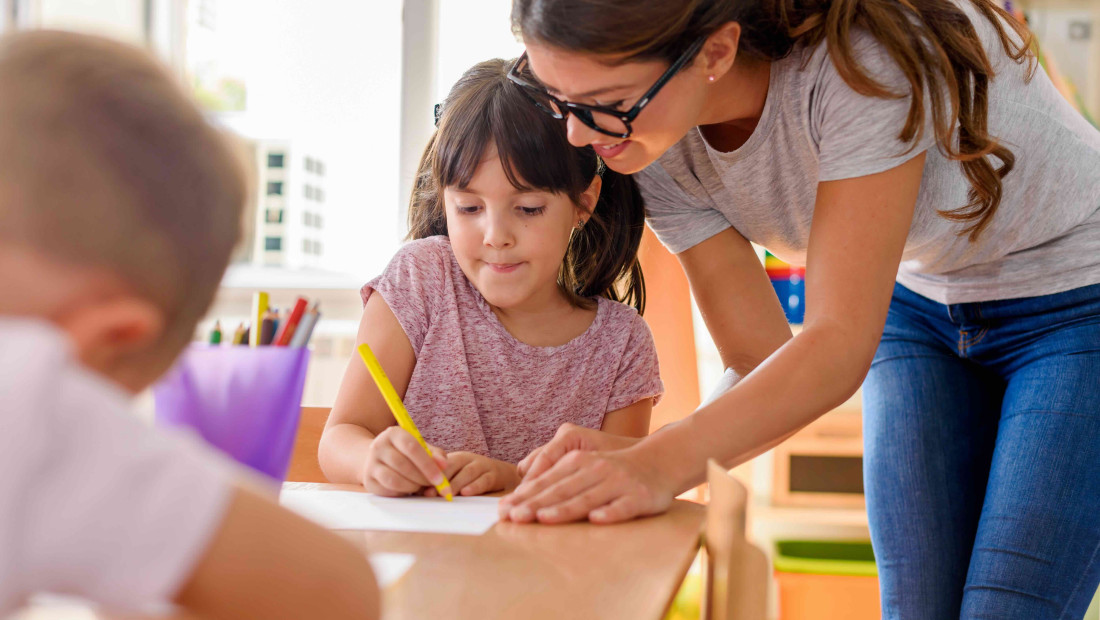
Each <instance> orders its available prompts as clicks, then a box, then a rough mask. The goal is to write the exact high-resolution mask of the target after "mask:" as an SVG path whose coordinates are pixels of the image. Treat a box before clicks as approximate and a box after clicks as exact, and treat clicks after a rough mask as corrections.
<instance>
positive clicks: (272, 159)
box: [267, 153, 284, 168]
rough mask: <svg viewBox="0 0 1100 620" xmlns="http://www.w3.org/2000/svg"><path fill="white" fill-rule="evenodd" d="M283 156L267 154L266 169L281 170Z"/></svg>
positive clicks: (280, 154)
mask: <svg viewBox="0 0 1100 620" xmlns="http://www.w3.org/2000/svg"><path fill="white" fill-rule="evenodd" d="M283 159H284V156H283V154H282V153H268V154H267V167H268V168H282V167H283Z"/></svg>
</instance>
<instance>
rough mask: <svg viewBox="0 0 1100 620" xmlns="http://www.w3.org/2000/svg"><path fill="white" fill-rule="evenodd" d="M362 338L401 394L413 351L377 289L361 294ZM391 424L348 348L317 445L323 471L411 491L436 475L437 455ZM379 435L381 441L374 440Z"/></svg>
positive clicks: (390, 490) (375, 487) (371, 486)
mask: <svg viewBox="0 0 1100 620" xmlns="http://www.w3.org/2000/svg"><path fill="white" fill-rule="evenodd" d="M364 342H365V343H367V344H368V345H370V348H371V351H373V352H374V355H375V357H377V358H378V361H379V362H380V363H381V364H382V367H383V368H384V369H385V370H386V374H387V375H388V376H389V378H390V381H391V382H392V383H393V387H394V389H395V390H397V393H398V394H399V395H401V396H402V397H404V395H405V391H406V390H407V389H408V387H409V380H410V379H411V377H412V372H413V368H414V367H415V366H416V355H415V353H414V352H413V349H412V344H410V343H409V338H408V336H406V335H405V331H404V330H403V329H401V324H400V323H399V322H398V320H397V317H396V316H394V314H393V311H392V310H390V307H389V305H387V304H386V301H385V300H384V299H383V298H382V296H381V295H379V294H377V293H375V294H373V295H371V296H370V298H369V299H368V300H367V305H366V307H364V308H363V318H362V319H361V320H360V322H359V334H358V336H357V337H356V344H360V343H364ZM396 424H397V422H396V420H394V417H393V413H391V412H390V410H389V407H388V406H387V405H386V401H385V400H384V399H383V398H382V394H381V392H379V391H378V388H377V387H376V386H375V384H374V380H373V379H371V376H370V373H369V372H368V371H367V368H366V366H365V365H364V364H363V361H362V360H361V359H360V358H359V355H358V353H356V354H354V355H353V356H352V359H351V360H350V361H349V362H348V367H347V370H345V371H344V379H343V381H341V383H340V391H339V392H338V393H337V394H336V402H335V404H334V405H333V407H332V412H331V413H330V414H329V418H328V422H327V423H326V424H325V430H324V432H323V433H322V434H321V443H320V446H318V450H317V459H318V461H319V462H320V465H321V470H322V471H323V472H324V473H325V477H327V478H328V479H329V480H330V481H332V482H343V483H351V484H362V485H363V486H365V487H366V488H367V490H369V491H373V492H379V493H386V494H408V493H413V492H416V491H417V490H419V487H424V486H428V484H429V483H431V484H434V483H435V482H437V481H439V480H440V479H441V478H440V476H441V473H440V469H441V467H443V463H442V461H440V462H438V463H437V462H433V460H432V459H431V458H429V457H428V455H427V453H426V452H425V451H424V449H423V448H422V447H420V445H419V444H418V443H417V442H416V440H415V439H413V437H412V436H411V435H409V434H408V433H406V432H404V431H403V430H401V429H400V428H399V427H398V426H396ZM379 441H381V442H383V443H384V444H385V445H376V442H379ZM391 448H392V449H391ZM433 453H436V451H433ZM439 456H440V457H442V456H443V455H442V454H441V453H439Z"/></svg>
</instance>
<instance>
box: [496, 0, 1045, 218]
mask: <svg viewBox="0 0 1100 620" xmlns="http://www.w3.org/2000/svg"><path fill="white" fill-rule="evenodd" d="M969 2H970V3H971V4H972V5H973V6H974V7H975V8H976V9H977V11H978V13H980V14H981V15H982V16H983V17H984V18H985V19H987V20H988V21H989V22H991V23H992V24H993V26H994V27H995V28H996V31H997V34H998V36H999V38H1000V43H1001V47H1002V48H1004V51H1005V54H1007V55H1008V56H1009V57H1010V58H1012V59H1013V60H1015V61H1016V62H1024V61H1025V59H1027V60H1028V62H1029V63H1030V67H1029V71H1031V70H1034V66H1035V65H1034V62H1033V61H1034V56H1033V55H1030V54H1029V50H1030V47H1031V35H1030V33H1029V32H1028V30H1027V28H1026V27H1025V26H1024V25H1023V24H1021V23H1019V22H1018V21H1017V20H1016V19H1014V18H1013V17H1012V16H1010V15H1009V14H1008V13H1006V12H1005V11H1004V10H1003V9H1001V8H1000V7H999V6H998V5H997V4H996V3H995V2H994V0H969ZM1002 20H1003V23H1002ZM729 22H737V23H738V24H740V25H741V28H742V34H741V43H740V48H741V49H740V51H741V52H742V53H746V54H748V55H749V56H751V57H754V58H758V59H764V60H777V59H780V58H783V57H785V56H787V55H788V54H790V53H791V52H792V51H793V50H794V49H795V47H796V46H797V45H799V44H804V45H807V46H815V45H817V44H818V43H820V42H821V41H825V44H826V46H827V48H828V51H829V55H830V57H831V58H832V61H833V64H834V65H835V66H836V68H837V71H838V72H839V73H840V75H841V76H842V77H843V78H844V80H845V82H847V83H848V85H849V86H851V87H852V88H853V89H854V90H855V91H856V92H859V93H861V94H863V95H866V96H874V97H881V98H885V99H897V98H901V97H903V96H905V94H903V93H895V92H891V91H890V90H889V89H887V88H886V87H885V86H883V85H882V84H881V83H879V82H878V81H876V80H875V79H874V78H872V77H871V76H870V75H869V74H868V73H867V71H866V70H865V69H864V68H863V66H862V65H861V64H860V63H859V62H858V61H857V60H856V57H855V52H854V49H853V45H852V36H851V33H852V30H853V28H862V29H864V30H866V31H868V32H870V33H871V34H872V35H873V36H874V37H875V38H876V39H877V40H878V41H879V43H881V44H882V46H883V48H884V49H885V50H886V51H887V53H889V54H890V57H891V58H892V59H893V60H894V62H895V63H897V65H898V66H899V67H900V68H901V70H902V72H903V73H904V74H905V77H906V78H907V80H908V82H909V90H910V93H911V96H912V99H911V103H910V106H909V116H908V118H907V119H906V122H905V126H904V127H902V128H901V131H900V133H899V134H898V138H899V139H900V140H902V141H904V142H911V141H913V139H914V138H915V137H918V136H919V135H920V134H921V132H922V131H923V129H924V126H925V118H924V116H925V104H924V99H925V97H926V96H927V97H928V98H929V104H930V106H929V107H930V109H931V111H932V119H931V120H932V123H931V126H932V129H933V131H934V132H935V136H936V141H937V143H938V144H939V146H940V148H941V149H942V150H943V152H944V153H945V154H946V155H947V156H948V157H950V158H951V159H954V160H956V161H959V162H960V163H961V164H962V168H963V173H964V174H965V175H966V177H967V179H968V180H969V182H970V191H969V193H968V202H967V204H965V205H963V206H961V207H958V208H955V209H945V210H941V211H940V215H942V216H943V217H945V218H947V219H949V220H954V221H957V222H967V223H968V226H967V227H966V228H965V229H964V230H963V231H962V233H961V234H969V235H970V239H971V240H974V239H976V238H977V237H978V235H980V234H981V232H982V230H984V229H985V228H986V226H988V225H989V221H990V219H991V218H992V217H993V214H994V213H996V211H997V207H998V206H999V205H1000V202H1001V194H1002V179H1004V177H1005V175H1007V174H1008V173H1009V172H1010V171H1011V170H1012V168H1013V166H1014V165H1015V162H1016V157H1015V156H1014V155H1013V153H1012V151H1010V150H1009V149H1008V148H1007V147H1005V146H1004V145H1002V144H1001V143H1000V142H998V141H997V139H996V138H994V137H993V136H991V135H990V134H989V131H988V111H989V101H988V97H989V82H990V80H992V79H993V75H994V71H993V67H992V65H991V64H990V62H989V58H988V57H987V56H986V53H985V50H984V48H983V47H982V42H981V40H980V39H979V38H978V35H977V33H976V31H975V29H974V26H973V24H971V22H970V20H969V19H968V18H967V16H966V14H965V13H964V12H963V11H962V10H961V9H960V8H959V7H958V6H956V4H955V1H954V0H514V2H513V4H512V28H513V30H515V31H516V32H517V34H520V35H522V37H523V38H524V39H526V40H528V41H532V40H534V41H540V42H543V43H547V44H550V45H553V46H555V47H560V48H563V49H567V50H572V51H583V52H589V53H594V54H608V55H618V56H620V57H622V58H623V60H624V61H626V60H650V59H658V60H665V61H668V62H672V61H673V60H674V59H675V58H676V57H677V56H678V55H679V54H681V53H682V52H683V51H684V50H685V49H687V48H688V46H689V45H690V44H691V43H692V42H693V41H695V40H696V39H698V38H699V37H701V36H706V35H709V34H711V33H713V32H715V31H717V30H718V29H719V28H720V27H721V26H722V25H724V24H726V23H729ZM1004 23H1007V24H1008V25H1009V27H1010V28H1011V29H1012V30H1013V31H1015V33H1016V34H1017V35H1018V36H1019V38H1020V40H1019V41H1016V40H1013V38H1012V37H1011V35H1010V33H1009V31H1008V28H1006V27H1005V25H1004ZM1029 76H1030V75H1029ZM956 127H957V128H958V137H957V138H955V137H954V136H953V133H954V130H955V128H956ZM988 155H992V156H994V157H996V158H997V159H998V160H1000V162H1001V165H1000V166H998V167H994V165H993V163H992V161H991V160H990V158H988V157H987V156H988Z"/></svg>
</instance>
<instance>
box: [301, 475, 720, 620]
mask: <svg viewBox="0 0 1100 620" xmlns="http://www.w3.org/2000/svg"><path fill="white" fill-rule="evenodd" d="M284 488H288V489H318V490H325V489H332V490H356V489H359V490H361V487H354V486H350V485H336V484H316V483H286V484H285V485H284ZM704 513H705V509H704V507H703V506H700V505H698V504H693V503H690V502H684V501H676V502H674V503H673V506H672V508H671V509H670V510H669V511H668V512H667V513H665V514H663V515H660V516H656V517H650V518H646V519H639V520H636V521H631V522H629V523H622V524H618V525H592V524H590V523H571V524H567V525H531V524H527V525H520V524H516V523H509V522H500V523H497V524H496V525H494V526H493V528H492V529H491V530H489V531H488V532H487V533H485V534H484V535H482V536H459V535H452V534H422V533H408V532H377V531H339V532H337V533H338V534H340V535H341V536H342V537H344V538H346V539H347V540H349V541H351V542H352V543H353V544H355V545H356V546H357V547H359V548H360V549H362V550H363V552H364V553H366V552H371V551H389V552H395V553H411V554H413V555H415V556H416V563H415V564H413V566H412V568H411V569H409V572H408V573H406V574H405V575H404V576H403V577H401V579H400V580H398V581H397V582H396V583H394V584H392V585H391V586H390V587H389V588H387V589H386V590H385V591H384V593H383V618H384V620H406V619H407V620H414V619H415V620H423V619H425V618H448V619H454V620H463V619H469V620H491V619H495V618H524V619H529V620H539V619H542V618H546V619H553V620H559V619H562V618H600V619H607V620H613V619H615V618H623V619H627V618H629V619H630V620H645V619H652V620H660V618H662V617H663V615H664V613H665V611H666V610H667V608H668V605H669V603H670V602H671V601H672V598H673V596H675V594H676V591H677V589H678V588H679V586H680V582H681V581H682V580H683V577H684V575H685V574H686V573H687V570H688V568H689V567H690V566H691V562H692V560H693V559H694V558H695V554H696V551H697V549H698V542H699V532H700V528H701V527H702V523H703V518H704Z"/></svg>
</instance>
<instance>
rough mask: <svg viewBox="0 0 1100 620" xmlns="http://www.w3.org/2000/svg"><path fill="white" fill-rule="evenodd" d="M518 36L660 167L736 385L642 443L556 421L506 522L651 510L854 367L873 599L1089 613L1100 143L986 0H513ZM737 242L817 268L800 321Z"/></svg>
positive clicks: (593, 124)
mask: <svg viewBox="0 0 1100 620" xmlns="http://www.w3.org/2000/svg"><path fill="white" fill-rule="evenodd" d="M513 26H514V27H515V29H517V30H518V31H519V32H520V33H521V34H522V35H523V39H524V42H525V44H526V45H527V54H526V57H525V58H524V61H523V62H521V63H518V65H517V66H516V67H515V71H514V72H513V78H514V79H515V81H517V82H518V83H520V84H521V85H522V87H523V88H525V89H527V91H528V92H529V93H530V95H531V97H532V98H534V99H536V100H537V101H538V103H539V104H540V106H541V107H542V108H543V109H544V110H546V111H548V112H550V113H551V114H553V115H555V116H558V117H560V116H563V115H568V116H567V123H568V132H569V137H570V140H571V141H572V142H573V144H575V145H592V146H593V147H594V148H595V149H596V153H597V154H599V155H600V156H601V157H603V158H604V159H605V161H606V162H607V165H608V166H609V167H611V168H613V169H615V170H617V171H619V172H638V171H642V172H640V173H639V175H638V178H639V181H638V182H639V185H640V187H641V189H642V192H643V194H644V195H645V197H646V206H647V210H648V215H649V218H650V219H649V221H650V224H651V226H652V227H653V229H654V230H655V231H656V232H657V234H658V235H659V236H660V237H661V239H662V240H663V242H664V243H665V244H666V245H667V246H669V247H670V248H671V249H672V250H673V251H674V252H677V253H678V255H679V259H680V262H681V264H682V265H683V267H684V270H685V272H686V273H687V276H688V279H689V280H690V282H691V288H692V291H694V294H695V297H696V301H697V302H698V305H699V307H700V309H701V310H702V314H703V316H704V317H706V320H707V326H708V328H709V329H710V332H711V335H712V336H713V338H714V340H715V342H716V343H717V345H718V349H719V350H720V351H721V353H722V357H723V360H724V361H725V363H726V365H727V366H728V367H729V368H730V369H731V370H730V375H731V378H733V379H734V380H735V381H734V383H735V384H734V385H733V387H732V388H731V389H729V390H728V391H727V392H725V393H724V394H723V395H721V396H720V397H719V398H717V399H716V400H715V401H713V402H712V403H710V404H709V405H707V406H705V407H702V408H700V409H699V410H698V411H697V412H696V413H694V414H693V415H691V416H688V417H687V418H686V419H685V420H684V421H683V422H682V423H678V424H674V425H671V426H669V427H666V428H664V429H662V430H661V431H660V432H657V433H655V434H653V435H652V436H650V437H648V438H646V439H645V440H642V441H640V442H628V441H624V440H622V439H621V438H608V437H606V436H600V435H599V434H598V433H591V432H583V431H570V432H566V433H563V434H562V435H561V436H560V437H559V438H558V439H556V440H555V441H554V442H553V443H552V444H551V445H550V446H549V447H547V448H545V449H544V450H542V451H541V453H540V454H539V456H538V457H536V458H535V459H534V460H532V461H531V462H530V463H531V470H530V471H529V472H528V476H527V477H525V479H524V484H523V485H522V486H521V487H520V488H519V489H517V491H516V493H515V494H514V495H513V496H512V497H511V498H505V499H504V500H503V501H502V502H501V508H502V510H503V511H504V512H505V516H508V517H511V518H514V519H516V520H521V521H526V520H531V519H535V518H538V519H540V520H543V521H555V522H556V521H562V520H569V519H576V518H584V517H586V516H589V517H591V518H593V519H595V520H597V521H614V520H621V519H626V518H630V517H633V516H635V515H640V514H647V513H653V512H659V511H662V510H664V509H665V508H666V507H667V506H668V505H669V502H670V501H671V499H672V497H674V496H675V494H676V493H678V492H680V491H682V490H684V489H687V488H690V487H691V486H693V485H695V484H698V483H699V482H701V481H702V480H703V479H704V477H705V464H706V459H707V458H708V457H714V458H718V459H720V460H721V461H722V462H724V463H726V464H727V465H729V466H734V465H736V464H737V463H740V462H743V461H745V460H747V459H749V458H751V457H753V456H754V455H756V454H759V453H761V452H763V451H764V450H766V449H768V448H769V447H770V446H773V445H775V444H776V443H778V442H780V441H782V440H783V439H784V438H785V437H787V436H789V435H790V434H791V433H793V432H795V431H796V430H798V429H799V428H800V427H802V426H804V425H806V424H807V423H809V422H811V421H812V420H814V419H815V418H816V417H818V416H820V415H821V414H823V413H825V412H826V411H828V410H829V409H831V408H833V407H835V406H836V405H838V404H840V403H841V402H843V401H844V400H845V399H846V398H847V397H848V396H849V395H850V394H852V393H853V392H854V391H855V390H856V389H857V388H858V387H859V386H860V384H861V382H862V383H863V388H864V407H863V409H864V439H865V452H864V464H865V470H864V478H865V488H866V493H867V505H868V511H869V515H870V526H871V538H872V542H873V543H874V547H875V555H876V556H877V558H878V565H879V575H880V583H881V586H882V589H881V591H882V610H883V615H884V617H886V618H899V617H900V618H958V617H960V616H962V617H968V618H969V617H975V616H978V615H982V614H984V616H983V617H998V618H1055V617H1058V618H1062V617H1065V618H1069V617H1081V615H1082V614H1083V613H1084V611H1085V608H1086V606H1087V605H1088V602H1089V599H1090V598H1091V596H1092V593H1093V592H1095V590H1096V585H1097V582H1098V581H1100V560H1098V558H1100V390H1097V389H1096V381H1097V377H1098V376H1100V132H1097V131H1096V129H1095V128H1093V127H1091V126H1090V125H1089V124H1088V123H1087V121H1085V119H1084V118H1082V117H1081V116H1080V115H1079V114H1077V113H1076V112H1075V111H1074V110H1073V109H1072V107H1071V106H1070V105H1069V104H1068V103H1067V102H1066V101H1065V100H1064V99H1063V98H1062V97H1061V95H1060V94H1059V93H1058V92H1057V90H1056V89H1055V88H1054V86H1053V85H1052V84H1051V82H1050V80H1049V79H1048V77H1047V76H1046V74H1045V73H1044V72H1043V70H1042V69H1041V68H1040V67H1036V66H1035V62H1034V58H1033V57H1031V56H1030V55H1029V52H1028V49H1029V41H1028V35H1027V33H1026V31H1025V29H1024V28H1023V27H1021V26H1019V24H1018V23H1016V22H1015V21H1013V19H1012V17H1011V16H1009V15H1008V14H1006V13H1005V12H1004V11H1003V10H1001V9H1000V8H999V7H998V6H997V5H996V4H995V3H994V0H912V1H909V2H898V1H896V0H515V2H514V5H513ZM749 240H753V241H756V242H758V243H760V244H762V245H765V246H766V247H768V248H770V249H772V250H773V252H775V253H776V254H778V255H779V256H780V257H781V258H784V259H785V260H788V261H789V262H795V263H803V264H806V265H807V272H806V273H807V281H806V320H805V327H804V329H803V330H802V331H801V332H800V333H799V334H798V335H797V336H794V337H792V335H791V332H790V330H789V329H788V327H787V325H786V322H785V321H784V320H783V315H782V313H781V310H780V307H779V306H778V304H777V303H776V299H775V294H774V293H773V292H772V290H771V288H770V287H769V285H768V281H767V279H766V278H765V277H764V273H763V269H762V267H761V265H760V263H759V261H758V260H757V259H756V257H755V254H754V253H753V251H752V249H751V247H750V245H749ZM865 376H866V381H864V377H865ZM573 448H586V450H585V451H582V452H577V453H575V454H572V455H571V458H569V459H561V456H562V455H563V454H564V453H565V452H567V451H568V450H570V449H573ZM559 459H560V460H559ZM551 466H552V469H548V467H551ZM540 473H541V474H542V475H539V474H540Z"/></svg>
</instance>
